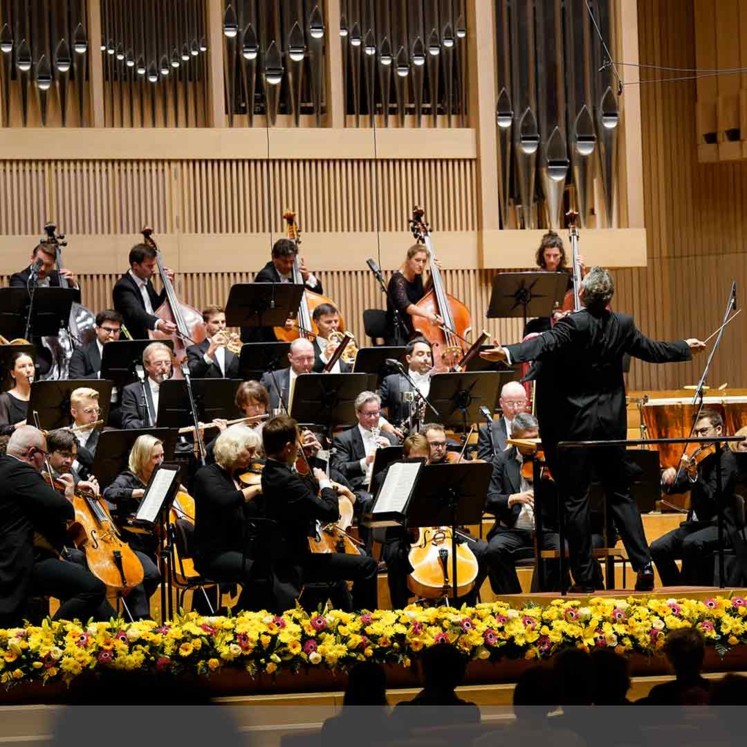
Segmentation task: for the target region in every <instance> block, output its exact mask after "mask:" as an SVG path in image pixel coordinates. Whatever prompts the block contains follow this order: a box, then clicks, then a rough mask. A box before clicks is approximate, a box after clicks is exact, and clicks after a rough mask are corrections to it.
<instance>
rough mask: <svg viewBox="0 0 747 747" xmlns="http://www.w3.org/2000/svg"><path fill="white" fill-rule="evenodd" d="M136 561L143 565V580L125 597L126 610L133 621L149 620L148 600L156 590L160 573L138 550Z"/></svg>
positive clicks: (149, 559)
mask: <svg viewBox="0 0 747 747" xmlns="http://www.w3.org/2000/svg"><path fill="white" fill-rule="evenodd" d="M134 552H135V555H137V557H138V560H139V561H140V562H141V563H142V565H143V572H144V576H143V580H142V583H139V584H138V585H137V586H136V587H135V588H134V589H132V590H131V591H130V593H129V594H128V595H127V596H126V597H125V599H124V601H125V604H126V605H127V609H128V610H129V611H130V614H131V615H132V617H133V619H135V620H150V618H151V614H150V598H151V597H152V596H153V593H154V592H155V590H156V589H157V588H158V583H159V582H160V580H161V572H160V571H159V570H158V566H157V565H156V563H155V560H153V558H151V557H150V556H149V555H146V554H145V553H144V552H141V551H140V550H135V551H134Z"/></svg>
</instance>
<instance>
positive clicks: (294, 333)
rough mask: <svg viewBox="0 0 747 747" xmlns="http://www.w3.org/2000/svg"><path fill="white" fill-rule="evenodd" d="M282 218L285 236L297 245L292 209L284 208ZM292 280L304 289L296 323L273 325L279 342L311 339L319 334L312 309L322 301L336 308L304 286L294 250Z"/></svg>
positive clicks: (332, 303) (297, 234)
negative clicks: (291, 325)
mask: <svg viewBox="0 0 747 747" xmlns="http://www.w3.org/2000/svg"><path fill="white" fill-rule="evenodd" d="M283 220H284V221H285V222H286V235H287V237H288V238H289V239H290V240H291V241H294V242H295V244H296V246H297V247H298V246H299V245H300V243H301V239H300V231H299V230H298V224H297V223H296V214H295V213H294V212H293V211H292V210H286V211H285V213H283ZM292 280H293V283H295V284H296V285H303V286H304V291H303V294H302V295H301V304H300V306H299V307H298V314H297V317H296V324H295V325H294V326H293V327H291V328H290V329H288V328H287V327H275V328H274V331H275V337H276V338H277V339H278V340H279V341H280V342H293V340H297V339H298V338H299V337H304V338H306V339H312V340H313V339H314V338H315V337H316V336H317V335H318V334H319V328H318V327H317V326H316V323H315V322H314V319H313V314H314V309H316V307H317V306H320V305H321V304H323V303H327V304H331V305H332V306H334V307H335V308H336V309H337V308H338V307H337V304H336V303H335V302H334V301H333V300H332V299H331V298H327V296H323V295H322V294H321V293H314V291H310V290H308V289H307V288H306V287H305V283H304V279H303V276H302V275H301V261H300V259H299V255H298V252H296V257H295V259H294V260H293V273H292ZM338 311H339V310H338ZM339 330H340V332H344V331H345V320H344V319H343V318H342V314H340V327H339Z"/></svg>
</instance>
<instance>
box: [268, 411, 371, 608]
mask: <svg viewBox="0 0 747 747" xmlns="http://www.w3.org/2000/svg"><path fill="white" fill-rule="evenodd" d="M262 442H263V444H264V449H265V454H266V455H267V462H266V463H265V466H264V469H263V471H262V503H263V506H264V510H265V516H266V518H268V519H272V520H274V521H275V522H277V524H278V526H279V531H280V534H281V536H282V541H283V547H284V557H282V558H280V559H279V560H278V562H277V563H276V564H275V569H274V570H275V574H276V576H277V577H278V579H279V581H280V583H279V584H277V588H278V589H279V590H280V589H282V590H283V591H284V593H283V594H282V596H281V598H280V599H279V600H278V602H279V603H280V606H281V608H283V609H290V608H292V607H293V605H294V604H295V601H296V600H297V599H298V598H299V596H301V590H302V589H303V586H304V584H309V583H315V582H320V581H322V582H324V581H328V582H339V583H337V585H336V587H335V589H334V592H333V593H335V595H336V596H338V597H339V599H338V604H340V606H342V607H343V608H346V609H349V610H350V609H369V610H370V609H375V608H376V600H377V593H376V573H377V567H378V566H377V563H376V561H375V560H374V559H373V558H371V557H368V556H366V555H348V554H345V553H330V554H318V553H311V551H310V549H309V542H308V540H309V537H310V536H312V534H313V532H314V531H315V528H314V525H315V523H316V522H317V521H320V522H322V523H325V524H327V523H330V522H335V521H337V520H338V518H339V515H340V510H339V498H338V495H337V492H336V491H335V489H334V488H333V487H332V484H331V482H330V481H329V478H328V477H327V476H326V474H325V473H324V472H323V471H322V470H320V469H314V478H315V480H316V482H317V484H318V486H319V491H318V494H317V490H315V489H314V488H313V487H312V486H311V485H310V484H309V482H307V481H305V480H303V479H301V477H299V476H298V475H297V474H296V473H295V472H294V471H293V469H292V465H293V463H294V462H295V460H296V455H297V452H298V448H299V445H300V440H299V433H298V427H297V425H296V421H295V420H293V419H291V418H289V417H287V416H285V415H280V416H278V417H276V418H272V419H271V420H268V421H267V423H265V426H264V428H263V429H262ZM343 581H353V590H352V599H349V598H348V593H347V588H346V586H345V585H344V584H343V583H342V582H343ZM301 599H302V602H303V603H305V604H307V603H308V604H311V602H312V600H310V599H306V598H305V595H304V596H303V597H301Z"/></svg>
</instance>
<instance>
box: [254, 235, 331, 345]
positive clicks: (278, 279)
mask: <svg viewBox="0 0 747 747" xmlns="http://www.w3.org/2000/svg"><path fill="white" fill-rule="evenodd" d="M297 254H298V246H297V245H296V242H295V241H291V240H290V239H278V240H277V241H276V242H275V244H274V245H273V247H272V259H271V260H270V261H269V262H268V263H267V264H266V265H265V266H264V267H263V268H262V269H261V270H260V271H259V272H258V273H257V274H256V275H255V277H254V282H255V283H292V282H293V263H294V261H295V259H296V255H297ZM299 269H300V271H301V278H302V279H303V282H304V285H305V286H306V287H307V288H308V289H309V290H310V291H313V292H314V293H322V292H323V291H322V284H321V282H320V281H319V280H318V278H316V277H315V276H314V275H313V274H312V273H311V272H310V271H309V269H308V268H307V267H306V262H305V260H304V258H303V257H299ZM286 325H288V326H291V327H292V326H293V321H292V320H290V319H289V320H288V321H287V322H286ZM241 339H242V341H243V342H276V341H277V338H276V337H275V332H274V331H273V328H272V327H242V328H241Z"/></svg>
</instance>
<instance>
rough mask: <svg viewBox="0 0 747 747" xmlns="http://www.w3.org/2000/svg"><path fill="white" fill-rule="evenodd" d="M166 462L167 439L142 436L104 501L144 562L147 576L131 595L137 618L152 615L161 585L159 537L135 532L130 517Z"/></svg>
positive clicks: (106, 489) (145, 617) (129, 603)
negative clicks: (156, 594) (152, 478)
mask: <svg viewBox="0 0 747 747" xmlns="http://www.w3.org/2000/svg"><path fill="white" fill-rule="evenodd" d="M162 463H163V442H162V441H159V440H158V439H157V438H156V437H155V436H150V435H143V436H138V438H137V440H136V441H135V443H134V444H133V445H132V449H131V450H130V457H129V461H128V468H127V469H126V470H125V471H124V472H121V473H120V474H119V475H117V477H116V478H115V479H114V482H112V484H111V485H109V487H107V488H105V489H104V500H106V501H107V503H108V504H109V505H110V506H112V507H113V511H112V513H113V516H114V520H115V522H116V523H117V525H118V526H119V529H120V532H121V534H122V537H123V538H124V539H125V540H126V541H127V543H128V544H129V545H130V547H131V548H132V549H133V550H134V551H135V554H136V555H137V556H138V558H139V559H140V562H141V563H142V564H143V570H144V571H145V578H144V579H143V584H142V586H138V587H136V588H135V589H133V590H132V592H130V595H129V596H128V598H127V601H128V606H129V610H130V614H131V615H132V616H133V618H135V619H136V620H139V619H140V620H142V619H148V618H150V597H151V596H152V595H153V592H155V590H156V588H157V587H158V582H159V581H160V580H161V574H160V572H159V571H158V567H157V565H156V562H157V561H156V556H157V553H158V540H157V539H156V537H155V536H154V535H153V534H151V533H149V532H142V531H137V532H135V531H132V527H131V524H130V519H131V517H132V515H133V514H134V513H135V512H136V511H137V509H138V507H139V505H140V501H141V500H142V498H143V496H144V495H145V489H146V487H147V486H148V483H149V482H150V478H151V477H152V476H153V472H154V471H155V470H156V468H157V467H158V466H159V465H160V464H162Z"/></svg>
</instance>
